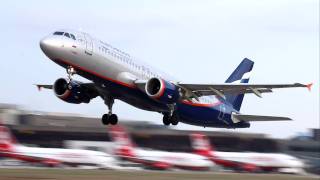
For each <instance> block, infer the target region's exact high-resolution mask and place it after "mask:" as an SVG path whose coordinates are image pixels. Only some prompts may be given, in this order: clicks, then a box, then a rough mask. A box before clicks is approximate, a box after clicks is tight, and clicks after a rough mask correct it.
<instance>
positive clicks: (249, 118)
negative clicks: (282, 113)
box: [231, 114, 292, 123]
mask: <svg viewBox="0 0 320 180" xmlns="http://www.w3.org/2000/svg"><path fill="white" fill-rule="evenodd" d="M231 119H232V121H233V122H234V123H236V122H240V121H246V122H250V121H291V120H292V119H290V118H288V117H277V116H258V115H246V114H232V118H231Z"/></svg>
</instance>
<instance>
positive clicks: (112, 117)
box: [109, 114, 118, 125]
mask: <svg viewBox="0 0 320 180" xmlns="http://www.w3.org/2000/svg"><path fill="white" fill-rule="evenodd" d="M109 122H110V124H112V125H116V124H117V123H118V116H117V115H116V114H111V115H110V116H109Z"/></svg>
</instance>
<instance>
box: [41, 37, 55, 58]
mask: <svg viewBox="0 0 320 180" xmlns="http://www.w3.org/2000/svg"><path fill="white" fill-rule="evenodd" d="M57 47H59V42H58V41H57V40H56V39H55V38H53V37H45V38H43V39H41V41H40V48H41V50H42V51H43V52H44V53H45V54H48V53H50V52H52V51H54V49H56V48H57Z"/></svg>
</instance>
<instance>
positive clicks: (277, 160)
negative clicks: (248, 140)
mask: <svg viewBox="0 0 320 180" xmlns="http://www.w3.org/2000/svg"><path fill="white" fill-rule="evenodd" d="M190 140H191V144H192V148H193V150H194V152H195V153H196V154H199V155H202V156H204V157H207V158H208V159H209V160H211V161H213V162H214V163H216V164H217V165H220V166H222V167H225V168H228V169H233V170H236V171H246V172H260V171H263V172H282V173H303V172H304V170H303V167H304V163H303V162H302V161H301V160H299V159H297V158H295V157H293V156H290V155H287V154H280V153H254V152H221V151H215V150H214V148H213V147H212V146H211V144H210V141H209V139H208V138H207V136H205V135H204V134H201V133H196V134H192V135H191V136H190Z"/></svg>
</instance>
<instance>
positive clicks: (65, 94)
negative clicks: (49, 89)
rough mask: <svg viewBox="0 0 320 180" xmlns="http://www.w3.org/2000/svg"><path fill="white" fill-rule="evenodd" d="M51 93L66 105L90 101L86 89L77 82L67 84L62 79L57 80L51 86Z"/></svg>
mask: <svg viewBox="0 0 320 180" xmlns="http://www.w3.org/2000/svg"><path fill="white" fill-rule="evenodd" d="M53 91H54V93H55V95H56V96H57V97H58V98H59V99H61V100H63V101H65V102H68V103H73V104H80V103H89V102H90V100H91V97H90V94H89V93H88V92H87V89H86V88H85V87H83V86H82V85H81V82H77V81H72V80H71V81H70V82H68V81H67V80H66V79H64V78H60V79H57V80H56V82H55V83H54V84H53Z"/></svg>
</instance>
